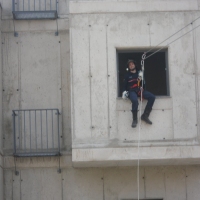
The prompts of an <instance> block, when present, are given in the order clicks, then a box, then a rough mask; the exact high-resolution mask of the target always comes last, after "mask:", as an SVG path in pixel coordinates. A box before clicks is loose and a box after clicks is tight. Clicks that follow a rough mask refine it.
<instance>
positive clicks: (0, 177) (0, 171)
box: [0, 3, 4, 199]
mask: <svg viewBox="0 0 200 200" xmlns="http://www.w3.org/2000/svg"><path fill="white" fill-rule="evenodd" d="M1 13H2V7H1V3H0V15H1ZM0 37H1V19H0ZM1 48H2V46H1V43H0V55H1ZM1 58H2V57H0V199H3V193H4V191H3V135H2V60H1Z"/></svg>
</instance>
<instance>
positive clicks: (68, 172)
mask: <svg viewBox="0 0 200 200" xmlns="http://www.w3.org/2000/svg"><path fill="white" fill-rule="evenodd" d="M38 164H39V162H38ZM4 174H5V199H6V200H12V199H15V200H27V199H29V200H36V199H37V200H47V199H48V200H53V199H57V200H72V199H73V200H76V199H82V200H102V199H104V200H122V199H131V200H132V199H137V168H135V167H134V168H128V167H127V168H101V169H100V168H87V169H73V168H71V167H68V168H65V169H63V170H62V173H61V174H58V173H57V172H56V168H46V169H45V168H29V169H26V168H25V169H20V175H19V176H15V175H14V174H13V171H12V170H11V169H5V171H4ZM139 181H140V198H141V199H145V198H146V199H154V198H158V199H159V198H160V199H164V200H173V199H176V200H196V199H199V189H200V168H199V166H184V167H183V166H178V167H171V166H168V167H140V176H139Z"/></svg>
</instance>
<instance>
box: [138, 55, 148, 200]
mask: <svg viewBox="0 0 200 200" xmlns="http://www.w3.org/2000/svg"><path fill="white" fill-rule="evenodd" d="M145 57H146V53H144V54H143V55H142V61H141V65H142V72H143V79H144V59H145ZM140 90H141V91H140V94H141V95H140V101H141V103H140V115H139V116H141V114H142V98H143V80H142V87H141V88H140ZM140 133H141V118H139V126H138V162H137V187H138V200H139V199H140V135H141V134H140Z"/></svg>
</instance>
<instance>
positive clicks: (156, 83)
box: [117, 49, 169, 97]
mask: <svg viewBox="0 0 200 200" xmlns="http://www.w3.org/2000/svg"><path fill="white" fill-rule="evenodd" d="M145 51H148V49H145V50H144V49H143V50H129V51H125V50H117V63H118V97H121V95H122V92H123V79H124V75H125V74H126V73H127V71H126V68H127V61H128V60H129V59H133V60H135V61H136V63H137V66H138V67H141V58H142V55H143V53H144V52H145ZM151 53H152V52H149V53H148V54H147V56H148V55H150V54H151ZM167 60H168V54H167V49H164V50H162V51H160V52H158V53H155V54H154V55H153V56H151V57H149V58H147V59H146V60H145V63H144V68H145V70H144V78H145V89H146V90H147V91H149V92H151V93H153V94H154V95H156V96H169V80H168V67H167Z"/></svg>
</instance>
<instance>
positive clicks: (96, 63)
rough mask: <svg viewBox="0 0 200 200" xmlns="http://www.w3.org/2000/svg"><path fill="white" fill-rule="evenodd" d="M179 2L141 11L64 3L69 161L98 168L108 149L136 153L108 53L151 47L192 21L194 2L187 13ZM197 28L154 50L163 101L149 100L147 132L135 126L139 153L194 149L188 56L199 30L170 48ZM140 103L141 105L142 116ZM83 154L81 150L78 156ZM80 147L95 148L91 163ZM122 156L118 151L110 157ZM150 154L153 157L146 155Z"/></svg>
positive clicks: (122, 5)
mask: <svg viewBox="0 0 200 200" xmlns="http://www.w3.org/2000/svg"><path fill="white" fill-rule="evenodd" d="M143 3H144V2H143ZM146 3H147V2H146ZM149 3H150V2H149ZM179 3H180V4H179ZM187 3H189V1H185V2H183V1H173V2H171V1H169V2H167V1H165V2H164V1H160V4H159V7H158V4H156V3H155V2H154V3H152V4H151V5H150V4H148V3H147V4H146V7H145V8H146V9H143V8H142V7H140V6H141V5H142V3H141V5H140V4H136V3H135V2H130V3H129V2H117V3H111V2H108V3H107V2H91V3H90V2H87V3H86V4H85V3H82V2H71V3H70V13H71V18H70V42H71V68H72V73H71V75H72V79H71V80H72V81H71V85H72V119H73V120H72V122H73V125H72V128H73V131H72V137H73V148H74V155H75V156H74V157H73V158H74V159H75V160H76V159H80V160H81V159H82V160H85V161H86V160H88V161H89V160H90V159H89V158H91V161H94V160H95V161H97V160H98V159H99V160H98V161H100V160H102V157H101V155H102V156H103V155H105V156H108V155H109V156H108V157H109V158H110V159H111V157H112V156H114V152H115V148H116V147H120V148H121V147H130V146H132V147H134V146H137V140H138V137H139V136H138V128H136V129H133V128H132V127H131V121H132V117H131V112H130V110H131V103H130V101H124V100H122V99H120V98H117V59H116V57H117V55H116V50H117V49H124V50H125V49H137V48H149V47H154V46H156V45H157V44H158V43H160V42H161V41H163V40H164V39H166V38H167V37H169V36H170V35H172V34H173V33H175V32H176V31H177V30H179V29H181V28H182V27H184V26H186V25H187V24H189V23H190V22H191V21H192V20H194V19H196V18H197V16H199V15H200V12H199V11H198V6H197V2H196V1H191V2H190V3H191V4H190V6H187ZM134 5H135V6H136V7H134ZM139 5H140V6H139ZM147 5H149V6H147ZM179 9H180V10H179ZM192 10H196V11H192ZM143 11H146V12H143ZM153 11H154V12H153ZM155 11H159V12H155ZM169 11H170V12H169ZM173 11H175V12H173ZM199 24H200V21H199V20H197V21H195V22H194V23H193V24H191V25H190V26H188V27H187V28H186V29H184V30H182V31H181V32H180V33H178V34H177V35H176V36H174V37H172V38H170V39H169V40H167V41H165V42H164V43H163V44H162V45H161V46H164V47H166V48H168V70H169V88H170V96H169V97H165V96H163V97H161V98H157V99H156V102H155V105H154V107H153V111H152V114H151V116H150V118H151V119H152V121H153V125H152V126H149V125H146V124H144V123H142V124H141V137H140V139H141V144H140V145H141V146H150V147H152V146H171V145H172V146H174V145H176V146H185V145H188V144H189V145H198V151H199V150H200V149H199V136H200V132H199V114H200V110H199V73H198V70H199V59H198V56H195V55H198V52H199V44H198V42H197V41H198V40H199V38H200V31H199V29H196V30H194V31H193V32H190V33H188V34H187V35H185V36H184V37H182V38H180V39H179V40H178V41H176V42H174V43H172V44H170V42H171V41H173V40H175V39H176V38H178V37H180V36H181V35H183V34H185V33H186V32H187V31H189V30H191V29H192V28H194V27H196V26H198V25H199ZM77 55H79V57H78V58H77ZM80 63H81V66H80ZM80 96H81V98H80ZM145 104H146V102H145V101H144V103H143V109H144V106H145ZM186 105H188V106H186ZM85 147H87V150H86V151H84V150H83V151H82V150H80V151H79V150H78V149H84V148H85ZM102 147H106V148H108V147H109V148H108V149H105V151H106V150H108V151H106V152H107V153H105V152H104V153H103V151H104V150H102V149H100V148H102ZM88 148H90V149H94V148H99V152H98V153H99V157H98V156H96V155H97V154H98V153H97V151H98V150H96V151H95V150H94V151H93V150H91V151H90V150H89V149H88ZM112 148H113V149H112ZM120 148H119V151H120ZM109 150H111V152H113V154H112V155H110V153H109ZM116 151H117V152H118V150H116ZM124 151H126V149H121V153H119V152H118V153H119V154H117V155H115V156H116V157H118V156H119V155H123V154H124ZM154 153H156V150H155V151H152V152H151V153H150V154H152V155H154ZM127 154H128V153H127ZM172 154H173V153H172ZM192 154H193V153H192ZM82 156H83V157H82ZM115 156H114V157H115ZM119 157H121V156H119ZM113 159H114V158H113ZM114 160H115V159H114Z"/></svg>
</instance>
